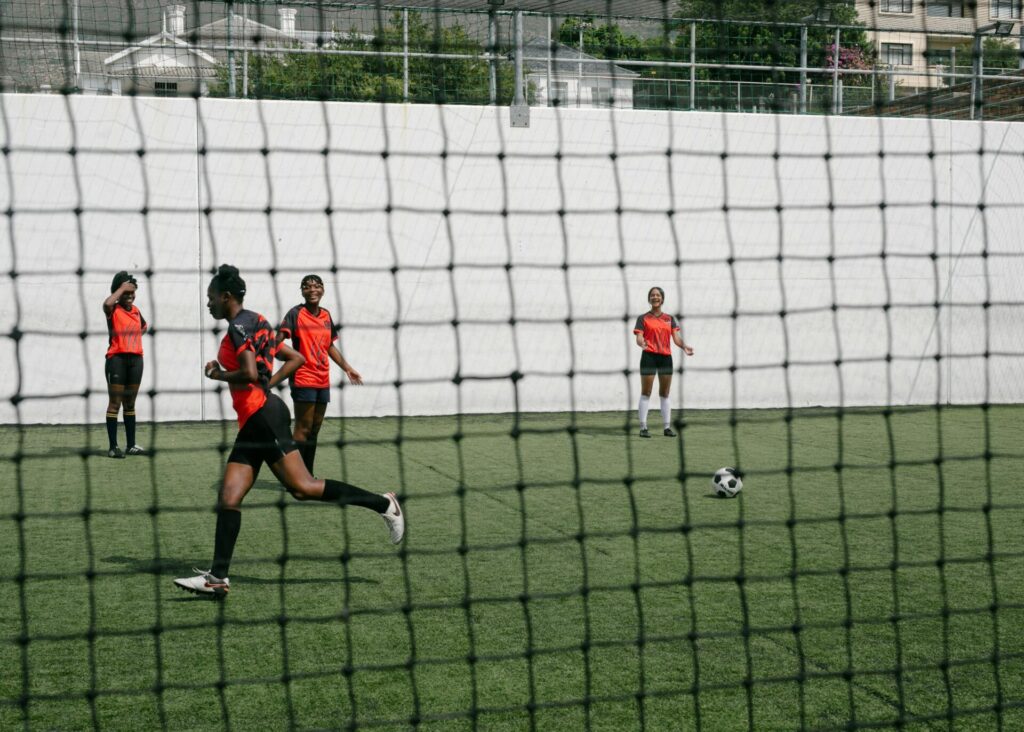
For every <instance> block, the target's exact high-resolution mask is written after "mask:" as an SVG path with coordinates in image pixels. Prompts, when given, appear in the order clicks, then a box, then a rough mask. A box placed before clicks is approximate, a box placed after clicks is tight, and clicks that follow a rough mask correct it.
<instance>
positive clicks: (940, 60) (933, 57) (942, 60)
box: [925, 46, 953, 66]
mask: <svg viewBox="0 0 1024 732" xmlns="http://www.w3.org/2000/svg"><path fill="white" fill-rule="evenodd" d="M925 58H926V59H927V60H928V64H929V65H931V66H950V65H951V64H952V63H953V53H952V51H951V50H950V49H948V48H932V47H931V46H929V47H928V50H927V51H925Z"/></svg>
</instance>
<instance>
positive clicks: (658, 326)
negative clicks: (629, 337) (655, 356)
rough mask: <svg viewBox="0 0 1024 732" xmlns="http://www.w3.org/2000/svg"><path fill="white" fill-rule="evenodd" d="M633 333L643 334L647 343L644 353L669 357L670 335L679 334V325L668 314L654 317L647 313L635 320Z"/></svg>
mask: <svg viewBox="0 0 1024 732" xmlns="http://www.w3.org/2000/svg"><path fill="white" fill-rule="evenodd" d="M633 332H634V333H643V334H644V340H645V341H647V348H645V349H644V350H645V351H649V352H650V353H659V354H661V355H662V356H671V355H672V334H673V333H678V332H679V323H677V322H676V319H675V318H674V317H672V316H671V315H669V314H668V313H662V314H661V315H654V314H653V313H650V312H647V313H644V314H643V315H641V316H640V317H639V318H637V319H636V325H635V326H633Z"/></svg>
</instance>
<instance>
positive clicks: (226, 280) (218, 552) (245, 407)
mask: <svg viewBox="0 0 1024 732" xmlns="http://www.w3.org/2000/svg"><path fill="white" fill-rule="evenodd" d="M206 296H207V308H208V309H209V311H210V315H212V316H213V317H214V318H215V319H216V320H226V321H227V322H228V330H227V334H226V335H225V336H224V338H223V340H222V341H221V344H220V350H219V351H218V352H217V361H210V362H209V363H207V364H206V366H205V368H204V371H205V373H206V377H207V378H208V379H211V380H214V381H224V382H227V384H228V388H229V389H230V390H231V402H232V405H233V406H234V408H235V411H236V412H237V414H238V427H239V430H238V436H237V437H236V438H235V444H234V447H233V448H232V450H231V454H230V455H228V461H227V466H226V467H225V469H224V477H223V480H222V482H221V487H220V492H219V495H218V500H217V527H216V531H215V534H214V542H213V564H212V565H211V567H210V569H209V570H201V569H196V570H193V571H195V572H196V573H197V574H196V576H194V577H182V578H179V579H176V580H174V584H175V585H177V586H178V587H180V588H182V589H184V590H188V591H189V592H194V593H196V594H200V595H208V596H215V597H223V596H224V595H226V594H227V592H228V590H229V588H230V586H231V583H230V581H229V580H228V568H229V566H230V564H231V557H232V554H233V553H234V549H235V542H236V540H237V539H238V532H239V529H240V528H241V524H242V514H241V512H240V511H241V506H242V500H243V499H244V498H245V495H246V494H247V493H248V492H249V489H250V488H252V485H253V483H255V482H256V477H257V475H259V471H260V467H261V466H262V465H263V463H266V464H267V465H269V466H270V469H271V470H272V471H273V473H274V475H275V476H276V477H277V479H278V481H279V482H280V483H281V485H283V486H284V487H285V488H286V489H287V490H288V492H289V493H291V495H292V497H293V498H296V499H297V500H300V501H323V502H325V503H334V504H336V505H340V506H347V505H352V506H362V507H364V508H369V509H371V510H373V511H376V512H377V513H379V514H380V515H381V516H382V517H383V518H384V522H385V524H387V528H388V532H389V538H390V540H391V542H392V543H394V544H397V543H398V542H400V541H401V540H402V536H403V534H404V533H405V516H404V515H403V513H402V509H401V507H400V506H399V504H398V499H397V498H396V497H395V494H394V493H385V494H383V495H381V494H378V493H371V492H369V491H365V490H363V489H362V488H357V487H355V486H354V485H349V484H348V483H343V482H341V481H338V480H319V479H316V478H314V477H313V476H312V475H310V474H309V471H308V470H306V466H305V464H303V462H302V458H301V456H300V455H299V451H298V450H297V449H296V446H295V441H294V440H293V439H292V435H291V429H290V421H291V416H290V415H289V414H288V407H287V405H285V403H284V402H283V401H281V399H280V398H279V397H278V396H277V395H276V394H274V393H273V392H272V391H271V389H272V388H273V387H274V386H276V385H277V384H279V383H281V382H282V381H283V380H284V379H286V378H288V377H290V376H291V375H292V374H294V373H295V372H296V371H297V370H298V369H299V368H300V367H301V366H302V364H303V361H304V359H303V357H302V355H301V354H299V353H298V352H297V351H295V350H293V349H292V348H289V347H288V346H287V345H284V344H281V345H280V346H278V344H277V342H276V339H275V337H274V331H273V330H272V329H271V327H270V324H269V323H268V322H267V321H266V319H265V318H264V317H263V316H262V315H260V314H259V313H256V312H253V311H252V310H246V309H245V308H244V307H243V304H242V303H243V301H244V299H245V281H244V280H243V279H242V278H241V276H240V275H239V272H238V269H237V268H235V267H232V266H230V265H227V264H222V265H221V266H220V267H219V268H218V270H217V274H215V275H214V277H213V279H212V280H211V281H210V286H209V287H208V288H207V291H206ZM275 356H276V357H277V358H279V359H280V360H281V361H283V364H282V366H281V368H280V369H279V370H278V371H277V372H276V373H274V372H273V367H274V358H275Z"/></svg>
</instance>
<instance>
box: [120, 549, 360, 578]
mask: <svg viewBox="0 0 1024 732" xmlns="http://www.w3.org/2000/svg"><path fill="white" fill-rule="evenodd" d="M103 561H105V562H110V563H112V564H120V565H121V566H123V567H126V568H128V569H129V570H131V571H132V572H135V573H137V574H158V575H168V576H170V575H175V576H179V577H181V576H189V575H192V574H193V572H192V567H193V566H195V564H196V563H195V562H194V561H186V560H184V559H169V558H167V557H164V558H163V559H161V560H159V561H155V560H152V559H139V558H138V557H125V556H118V555H115V556H110V557H104V559H103ZM303 561H308V560H303ZM324 562H325V563H326V562H331V563H337V560H336V559H333V558H331V557H324ZM231 581H232V583H236V582H238V583H245V584H249V585H280V584H282V582H283V583H284V584H288V585H343V584H352V585H379V584H380V580H375V579H368V578H366V577H358V576H352V575H350V576H349V577H348V578H344V577H289V576H287V575H286V576H285V578H284V579H283V580H282V579H281V578H280V577H254V576H251V575H247V574H237V573H235V572H232V573H231Z"/></svg>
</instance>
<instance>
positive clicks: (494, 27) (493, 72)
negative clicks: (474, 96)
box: [487, 9, 498, 104]
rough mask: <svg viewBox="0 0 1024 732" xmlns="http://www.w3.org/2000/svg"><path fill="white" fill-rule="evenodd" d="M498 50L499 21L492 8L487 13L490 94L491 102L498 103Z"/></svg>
mask: <svg viewBox="0 0 1024 732" xmlns="http://www.w3.org/2000/svg"><path fill="white" fill-rule="evenodd" d="M497 52H498V21H497V19H496V17H495V14H494V10H493V9H492V10H491V11H490V12H488V13H487V53H488V54H489V55H490V57H491V58H490V60H488V62H487V64H488V66H489V67H490V68H489V69H488V74H489V76H490V96H489V97H488V98H489V99H490V100H491V104H497V103H498V61H497V59H495V58H494V56H495V54H497Z"/></svg>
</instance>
